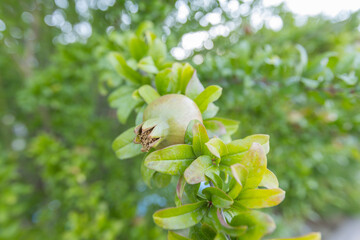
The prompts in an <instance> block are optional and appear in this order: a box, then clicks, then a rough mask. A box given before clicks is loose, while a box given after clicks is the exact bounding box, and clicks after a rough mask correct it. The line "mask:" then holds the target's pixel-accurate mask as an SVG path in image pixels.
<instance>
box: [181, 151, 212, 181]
mask: <svg viewBox="0 0 360 240" xmlns="http://www.w3.org/2000/svg"><path fill="white" fill-rule="evenodd" d="M211 166H212V161H211V158H210V157H209V156H206V155H203V156H200V157H198V158H197V159H195V160H194V161H193V162H192V163H191V164H190V166H189V167H188V168H186V170H185V172H184V177H185V179H186V182H187V183H189V184H196V183H200V182H204V181H206V178H205V172H206V170H207V169H208V168H209V167H211Z"/></svg>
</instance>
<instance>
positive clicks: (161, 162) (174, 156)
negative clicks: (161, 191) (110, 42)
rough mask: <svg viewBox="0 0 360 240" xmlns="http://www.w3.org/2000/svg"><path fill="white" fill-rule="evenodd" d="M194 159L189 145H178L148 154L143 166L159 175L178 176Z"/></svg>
mask: <svg viewBox="0 0 360 240" xmlns="http://www.w3.org/2000/svg"><path fill="white" fill-rule="evenodd" d="M195 159H196V156H195V154H194V153H193V149H192V147H191V146H190V145H187V144H178V145H173V146H170V147H166V148H163V149H161V150H157V151H155V152H152V153H150V154H149V155H148V156H147V157H146V159H145V166H147V167H148V168H151V169H153V170H156V171H158V172H161V173H166V174H170V175H180V174H182V173H183V172H184V171H185V169H186V168H187V167H188V166H189V165H190V163H191V162H192V161H193V160H195Z"/></svg>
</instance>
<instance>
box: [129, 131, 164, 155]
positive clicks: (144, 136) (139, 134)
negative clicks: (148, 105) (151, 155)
mask: <svg viewBox="0 0 360 240" xmlns="http://www.w3.org/2000/svg"><path fill="white" fill-rule="evenodd" d="M153 130H154V127H152V128H149V129H146V130H145V131H143V129H142V128H141V127H140V128H138V129H135V134H136V137H135V139H134V143H138V144H141V145H142V148H141V151H143V152H148V151H149V150H150V148H152V147H153V146H154V145H155V144H156V142H157V141H158V140H159V139H160V138H154V137H151V136H150V134H151V132H152V131H153Z"/></svg>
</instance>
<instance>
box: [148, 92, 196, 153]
mask: <svg viewBox="0 0 360 240" xmlns="http://www.w3.org/2000/svg"><path fill="white" fill-rule="evenodd" d="M152 118H160V119H162V120H164V121H166V122H167V123H168V125H169V129H168V135H167V136H166V137H165V139H164V140H163V141H162V142H161V143H160V144H159V145H158V146H157V147H156V149H161V148H164V147H167V146H170V145H174V144H182V143H184V137H185V131H186V128H187V126H188V124H189V122H190V121H191V120H193V119H196V120H199V121H200V122H202V116H201V112H200V110H199V108H198V106H197V105H196V103H195V102H194V101H193V100H191V99H190V98H188V97H186V96H184V95H181V94H168V95H164V96H162V97H160V98H158V99H156V100H155V101H153V102H151V103H150V104H149V105H148V106H147V107H146V109H145V111H144V116H143V121H146V120H149V119H152Z"/></svg>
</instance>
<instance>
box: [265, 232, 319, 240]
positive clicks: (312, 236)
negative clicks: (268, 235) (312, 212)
mask: <svg viewBox="0 0 360 240" xmlns="http://www.w3.org/2000/svg"><path fill="white" fill-rule="evenodd" d="M269 240H321V233H319V232H314V233H309V234H306V235H304V236H301V237H294V238H272V239H269Z"/></svg>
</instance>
